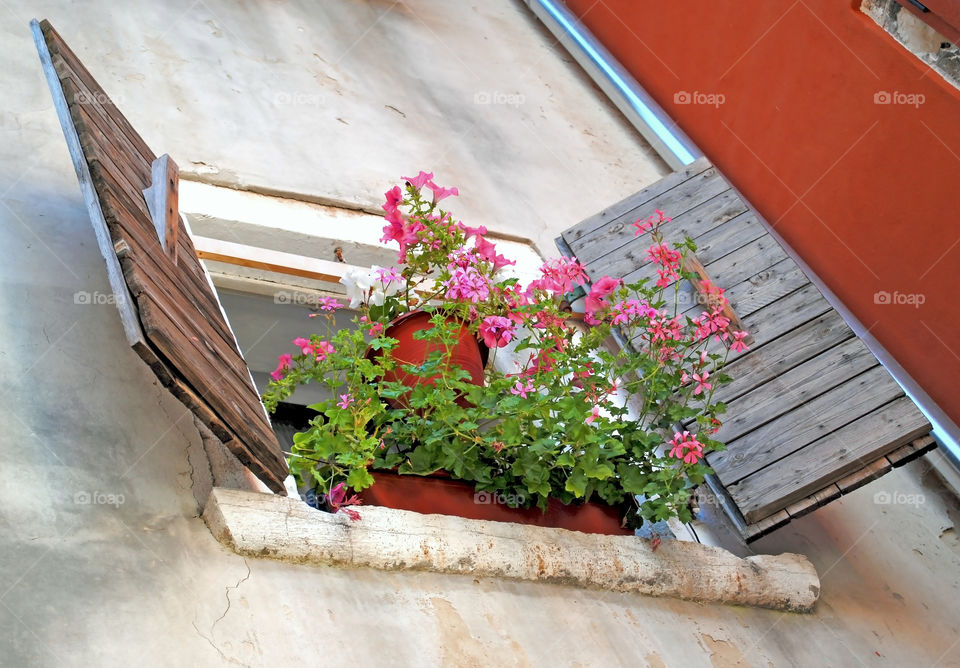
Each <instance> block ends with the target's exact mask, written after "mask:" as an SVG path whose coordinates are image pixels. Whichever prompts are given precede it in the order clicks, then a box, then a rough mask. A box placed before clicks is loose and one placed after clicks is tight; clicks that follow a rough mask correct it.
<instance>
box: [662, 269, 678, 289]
mask: <svg viewBox="0 0 960 668" xmlns="http://www.w3.org/2000/svg"><path fill="white" fill-rule="evenodd" d="M657 276H658V278H657V287H658V288H666V287H669V286H670V284H671V283H673V282H674V281H676V280H677V279H679V278H680V274H679V273H678V272H677V270H676V269H675V268H674V267H661V268H660V269H657Z"/></svg>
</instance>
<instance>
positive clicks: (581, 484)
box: [563, 468, 587, 499]
mask: <svg viewBox="0 0 960 668" xmlns="http://www.w3.org/2000/svg"><path fill="white" fill-rule="evenodd" d="M563 488H564V489H565V490H567V491H568V492H573V493H574V494H575V495H576V497H577V498H578V499H582V498H583V495H584V494H586V493H587V476H586V475H585V474H584V472H583V470H582V469H579V468H575V469H573V472H572V473H571V474H570V476H569V477H568V478H567V482H566V484H564V486H563Z"/></svg>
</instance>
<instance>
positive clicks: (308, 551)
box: [203, 487, 820, 612]
mask: <svg viewBox="0 0 960 668" xmlns="http://www.w3.org/2000/svg"><path fill="white" fill-rule="evenodd" d="M357 510H358V511H359V513H360V515H361V519H360V520H358V521H355V522H354V521H351V520H350V519H349V518H347V517H346V515H344V514H343V513H338V514H330V513H325V512H321V511H319V510H316V509H314V508H311V507H310V506H308V505H306V504H305V503H303V502H302V501H301V500H300V499H298V498H292V497H284V496H276V495H273V494H261V493H257V492H248V491H241V490H235V489H225V488H220V487H217V488H214V489H213V491H212V492H211V494H210V497H209V499H208V501H207V504H206V507H205V509H204V513H203V518H204V520H205V521H206V523H207V526H208V527H209V528H210V531H211V532H212V533H213V535H214V536H215V537H216V538H217V540H219V541H220V542H221V543H223V544H224V545H226V546H227V547H229V548H230V549H232V550H234V551H235V552H237V553H238V554H242V555H244V556H251V557H263V558H270V559H278V560H281V561H287V562H292V563H298V564H311V565H318V566H341V567H357V568H377V569H382V570H414V571H434V572H438V573H449V574H460V575H470V576H472V577H493V578H506V579H512V580H528V581H539V582H550V583H557V584H565V585H572V586H577V587H590V588H597V589H606V590H610V591H618V592H631V593H636V594H645V595H649V596H669V597H675V598H682V599H687V600H694V601H702V602H707V603H729V604H736V605H751V606H758V607H764V608H772V609H777V610H790V611H794V612H810V611H812V610H813V607H814V605H815V603H816V601H817V598H818V597H819V595H820V579H819V577H818V576H817V572H816V570H815V569H814V567H813V565H812V564H811V563H810V562H809V560H807V558H806V557H804V556H802V555H798V554H789V553H785V554H780V555H775V556H774V555H756V556H751V557H747V558H745V559H741V558H739V557H737V556H735V555H733V554H731V553H730V552H727V551H726V550H723V549H721V548H718V547H711V546H708V545H701V544H699V543H690V542H683V541H666V542H664V543H662V544H661V545H660V547H659V548H658V549H657V550H654V549H653V547H652V544H651V542H650V541H648V540H645V539H642V538H635V537H632V536H601V535H594V534H584V533H579V532H576V531H567V530H565V529H551V528H546V527H536V526H526V525H521V524H512V523H505V522H487V521H481V520H469V519H463V518H460V517H450V516H446V515H422V514H420V513H413V512H409V511H404V510H394V509H391V508H382V507H372V506H370V507H366V506H361V507H358V508H357Z"/></svg>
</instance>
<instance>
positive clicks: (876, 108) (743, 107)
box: [567, 0, 960, 423]
mask: <svg viewBox="0 0 960 668" xmlns="http://www.w3.org/2000/svg"><path fill="white" fill-rule="evenodd" d="M567 4H568V6H569V7H570V9H571V10H572V11H573V12H574V13H575V14H577V15H578V16H580V17H581V20H582V21H583V22H584V24H585V25H586V26H587V27H588V28H589V29H590V30H591V31H592V32H593V33H594V35H596V36H597V38H598V39H599V40H600V41H601V42H603V44H604V45H605V46H606V47H607V48H608V49H609V50H610V51H611V52H612V53H613V54H614V56H615V57H617V58H618V59H619V60H620V62H621V63H622V64H623V65H624V66H625V67H626V68H627V69H628V70H629V71H630V72H631V73H632V74H633V76H634V77H635V78H636V79H637V80H638V81H639V82H640V84H641V85H643V86H644V87H645V88H646V89H647V91H648V92H649V93H650V94H651V95H652V96H653V97H654V98H655V99H656V100H657V101H658V102H659V103H660V104H661V105H662V106H663V107H664V108H665V109H666V111H667V113H669V114H670V115H671V116H672V118H673V119H674V120H675V121H677V123H678V124H679V126H680V127H681V128H683V130H684V131H685V132H686V133H687V134H688V135H689V136H690V137H691V138H692V139H693V140H694V141H695V142H696V143H697V144H698V145H699V146H700V148H701V149H702V150H703V151H704V152H705V153H706V155H707V157H708V158H710V159H711V160H712V161H713V162H714V163H715V164H717V165H718V166H719V167H720V168H721V169H722V170H723V171H724V173H725V174H726V175H727V176H728V177H729V178H730V179H731V181H733V183H734V184H735V185H736V186H737V187H738V188H739V189H740V190H741V191H742V192H743V193H744V195H745V196H746V197H747V198H748V199H749V200H750V201H751V202H753V204H754V205H755V206H756V207H757V208H758V209H759V210H760V212H761V213H762V214H763V215H764V216H765V217H766V218H767V220H768V221H769V222H770V223H771V224H773V225H774V226H775V227H776V229H777V230H778V231H779V232H780V234H781V235H782V236H783V237H784V238H785V239H786V240H787V242H788V243H790V244H791V245H792V246H793V247H794V248H795V249H796V251H797V252H798V253H799V254H800V255H801V256H802V257H803V259H804V260H805V261H806V262H807V263H808V264H809V265H810V266H811V267H812V268H813V270H814V271H815V272H816V273H817V274H818V275H819V276H820V277H821V278H822V279H823V280H824V281H825V282H826V283H827V284H828V285H829V286H830V288H831V289H832V290H833V291H834V292H835V293H836V294H837V295H838V296H839V297H840V299H841V300H843V302H844V303H845V304H846V305H847V306H848V307H849V308H850V309H851V310H852V311H853V312H854V314H855V315H856V316H857V317H858V318H859V319H860V321H861V322H862V323H863V324H864V325H865V326H866V327H868V328H870V331H871V333H873V334H874V336H876V337H877V339H878V340H879V341H880V342H881V343H882V344H883V345H884V346H885V347H886V348H887V349H888V350H889V351H890V352H891V354H893V355H894V357H896V359H897V360H898V361H899V362H900V364H902V365H903V366H904V367H905V368H906V370H907V371H908V372H909V373H910V374H911V375H912V376H913V377H914V378H915V379H916V380H917V381H918V382H919V383H920V385H921V386H922V387H923V388H924V389H925V390H926V391H927V393H928V394H930V396H931V397H932V398H933V399H934V401H936V402H937V403H938V404H939V405H940V406H941V408H943V409H944V410H945V411H946V412H947V413H948V414H949V415H950V416H951V417H952V419H953V420H954V422H957V423H960V392H957V391H956V389H955V387H954V386H955V384H956V382H957V379H958V378H960V307H958V303H960V299H958V297H960V295H958V287H957V279H956V275H957V270H958V268H960V92H958V91H957V90H956V89H955V88H953V87H952V86H950V85H949V84H948V83H946V82H944V81H943V80H942V79H941V78H940V77H939V75H937V74H936V73H935V72H933V71H931V70H929V68H927V67H926V66H925V65H923V64H922V63H921V62H920V61H919V60H918V59H917V58H916V57H914V56H913V55H912V54H910V53H908V52H907V51H905V50H904V49H903V48H902V47H901V46H900V45H899V44H897V43H896V42H895V41H894V39H893V38H892V37H891V36H890V35H888V34H887V33H885V32H884V31H883V30H882V29H880V28H879V27H878V26H877V25H876V24H874V23H873V22H872V21H871V20H870V19H869V18H868V17H866V16H865V15H863V14H862V13H861V12H860V11H859V9H858V6H859V2H853V3H851V2H847V3H841V2H837V1H836V0H798V1H797V2H795V3H793V4H791V3H788V2H769V1H768V0H709V1H707V0H689V1H686V2H637V1H636V0H603V1H602V2H595V1H594V0H568V2H567ZM854 5H855V6H854ZM694 92H698V93H704V94H708V95H709V94H714V95H715V94H720V95H722V96H723V103H722V104H713V105H711V104H682V103H678V102H677V101H676V100H677V99H678V98H677V94H678V93H681V94H682V93H690V94H693V93H694ZM884 94H886V96H884ZM910 96H913V97H910ZM682 97H683V96H682V95H681V96H680V99H682ZM878 99H879V101H883V100H889V101H890V103H886V104H880V103H878ZM668 213H669V212H668ZM880 291H885V292H887V293H891V294H893V293H894V292H897V293H899V294H901V295H921V297H920V299H923V303H922V304H921V305H919V306H917V305H912V304H880V303H876V299H875V295H876V294H877V293H878V292H880Z"/></svg>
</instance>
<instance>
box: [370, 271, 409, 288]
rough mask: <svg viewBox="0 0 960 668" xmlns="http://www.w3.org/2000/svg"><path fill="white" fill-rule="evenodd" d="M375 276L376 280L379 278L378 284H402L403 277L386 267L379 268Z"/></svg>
mask: <svg viewBox="0 0 960 668" xmlns="http://www.w3.org/2000/svg"><path fill="white" fill-rule="evenodd" d="M376 274H377V278H379V279H380V282H381V283H383V284H384V285H385V286H386V285H390V284H391V283H403V282H404V278H403V276H401V275H400V274H399V273H397V270H396V269H395V268H393V267H386V268H384V267H381V268H379V269H377V271H376Z"/></svg>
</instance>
